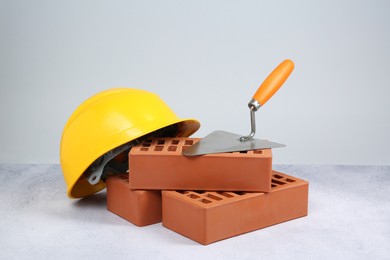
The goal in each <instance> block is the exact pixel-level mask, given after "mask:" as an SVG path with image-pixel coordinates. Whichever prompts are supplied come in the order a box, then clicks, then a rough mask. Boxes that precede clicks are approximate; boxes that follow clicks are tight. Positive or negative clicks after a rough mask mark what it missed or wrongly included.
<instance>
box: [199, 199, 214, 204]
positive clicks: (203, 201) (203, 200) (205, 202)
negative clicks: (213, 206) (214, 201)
mask: <svg viewBox="0 0 390 260" xmlns="http://www.w3.org/2000/svg"><path fill="white" fill-rule="evenodd" d="M199 201H200V202H202V203H204V204H209V203H211V200H206V199H200V200H199Z"/></svg>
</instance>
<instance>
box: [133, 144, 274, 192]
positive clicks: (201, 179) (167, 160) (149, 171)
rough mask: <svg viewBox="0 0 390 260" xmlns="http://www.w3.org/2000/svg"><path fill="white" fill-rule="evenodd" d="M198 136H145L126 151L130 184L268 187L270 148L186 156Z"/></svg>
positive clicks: (195, 187)
mask: <svg viewBox="0 0 390 260" xmlns="http://www.w3.org/2000/svg"><path fill="white" fill-rule="evenodd" d="M197 141H199V139H195V138H160V139H153V140H146V141H144V142H142V143H141V144H139V145H137V146H134V147H133V148H132V149H131V150H130V153H129V170H130V188H131V189H140V190H208V191H214V190H218V191H258V192H269V191H271V175H272V153H271V149H265V150H255V151H245V152H233V153H219V154H207V155H202V156H193V157H186V156H184V155H182V154H181V152H182V150H183V149H186V148H187V147H190V146H191V145H193V144H194V143H195V142H197Z"/></svg>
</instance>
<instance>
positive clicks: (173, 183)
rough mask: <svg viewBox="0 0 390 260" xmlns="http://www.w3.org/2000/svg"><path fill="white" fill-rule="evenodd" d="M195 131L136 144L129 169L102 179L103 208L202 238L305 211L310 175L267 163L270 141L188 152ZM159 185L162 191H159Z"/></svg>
mask: <svg viewBox="0 0 390 260" xmlns="http://www.w3.org/2000/svg"><path fill="white" fill-rule="evenodd" d="M197 141H199V139H195V138H158V139H153V140H146V141H144V142H142V143H141V144H139V145H137V146H134V147H133V148H132V149H131V151H130V153H129V174H122V175H114V176H111V177H109V178H108V179H107V208H108V210H109V211H111V212H113V213H115V214H117V215H119V216H121V217H122V218H124V219H126V220H128V221H129V222H131V223H133V224H135V225H137V226H145V225H150V224H155V223H158V222H161V221H162V224H163V226H165V227H167V228H169V229H171V230H173V231H175V232H177V233H179V234H182V235H184V236H186V237H188V238H190V239H192V240H194V241H197V242H199V243H201V244H204V245H207V244H210V243H213V242H215V241H218V240H222V239H225V238H228V237H232V236H236V235H240V234H243V233H246V232H250V231H253V230H257V229H260V228H263V227H267V226H271V225H274V224H277V223H281V222H284V221H287V220H291V219H295V218H298V217H303V216H306V215H307V206H308V182H306V181H304V180H301V179H298V178H295V177H292V176H289V175H286V174H284V173H280V172H276V171H273V170H272V153H271V149H265V150H255V151H245V152H233V153H219V154H208V155H203V156H194V157H186V156H183V155H182V154H181V152H182V150H183V149H186V148H187V147H190V146H191V145H193V144H194V143H195V142H197ZM161 191H162V192H161Z"/></svg>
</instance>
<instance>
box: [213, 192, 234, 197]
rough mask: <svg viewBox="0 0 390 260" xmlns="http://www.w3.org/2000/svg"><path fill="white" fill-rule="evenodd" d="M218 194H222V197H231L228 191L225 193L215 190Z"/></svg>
mask: <svg viewBox="0 0 390 260" xmlns="http://www.w3.org/2000/svg"><path fill="white" fill-rule="evenodd" d="M217 193H218V194H219V195H222V196H224V197H226V198H231V197H233V195H231V194H229V193H227V192H217Z"/></svg>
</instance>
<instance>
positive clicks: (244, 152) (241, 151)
mask: <svg viewBox="0 0 390 260" xmlns="http://www.w3.org/2000/svg"><path fill="white" fill-rule="evenodd" d="M239 153H248V151H240V152H239Z"/></svg>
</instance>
